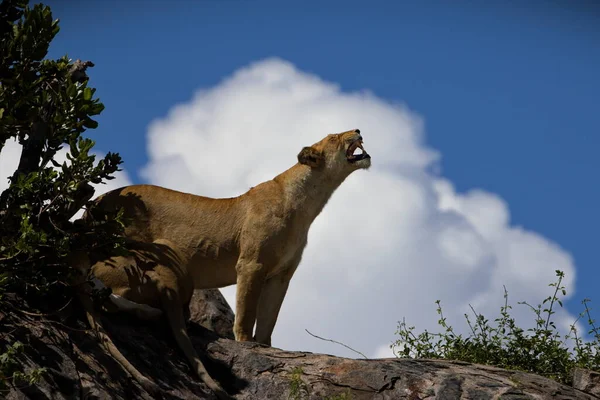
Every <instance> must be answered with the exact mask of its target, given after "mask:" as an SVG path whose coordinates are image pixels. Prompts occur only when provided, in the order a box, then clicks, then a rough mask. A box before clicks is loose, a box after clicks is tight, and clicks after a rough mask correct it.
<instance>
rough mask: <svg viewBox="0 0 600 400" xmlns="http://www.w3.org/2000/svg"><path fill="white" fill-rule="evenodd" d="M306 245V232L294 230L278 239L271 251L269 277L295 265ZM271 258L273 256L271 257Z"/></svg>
mask: <svg viewBox="0 0 600 400" xmlns="http://www.w3.org/2000/svg"><path fill="white" fill-rule="evenodd" d="M305 246H306V232H303V231H302V230H293V229H291V232H290V233H289V234H288V235H285V237H283V238H282V239H281V240H276V241H275V242H274V244H273V246H272V248H271V249H269V250H268V251H269V253H271V255H272V260H271V263H270V264H271V265H270V268H269V272H268V273H267V279H268V278H270V277H272V276H275V275H278V274H280V273H282V272H284V271H286V270H288V269H289V268H293V267H295V266H296V265H295V264H296V263H297V262H298V259H299V257H300V256H301V254H302V251H303V250H304V247H305ZM270 258H271V257H270Z"/></svg>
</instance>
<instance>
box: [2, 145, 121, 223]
mask: <svg viewBox="0 0 600 400" xmlns="http://www.w3.org/2000/svg"><path fill="white" fill-rule="evenodd" d="M21 151H22V146H21V145H20V144H19V143H18V142H17V141H16V140H14V139H10V140H7V141H6V143H5V145H4V148H3V149H2V152H1V153H0V193H2V191H4V189H6V188H7V187H8V185H9V181H8V177H10V176H12V174H13V173H14V172H15V170H16V169H17V167H18V166H19V159H20V158H21ZM68 151H69V146H67V145H65V146H64V147H63V148H62V149H61V150H59V151H58V153H56V155H55V156H54V160H55V161H56V162H58V163H60V164H62V163H63V162H65V161H66V162H67V163H69V160H67V153H68ZM92 154H94V155H96V160H99V159H101V158H103V157H104V154H102V153H99V152H92ZM114 177H115V179H112V180H110V181H106V183H99V184H92V186H93V187H94V189H95V190H96V192H95V193H94V198H96V197H98V196H100V195H101V194H104V193H106V192H108V191H111V190H113V189H117V188H119V187H121V186H125V185H131V179H129V175H128V174H127V172H126V171H125V170H123V169H122V170H121V171H118V172H116V173H115V174H114ZM82 214H83V211H81V210H80V211H79V212H78V213H77V214H75V215H74V218H75V219H76V218H79V217H80V216H81V215H82Z"/></svg>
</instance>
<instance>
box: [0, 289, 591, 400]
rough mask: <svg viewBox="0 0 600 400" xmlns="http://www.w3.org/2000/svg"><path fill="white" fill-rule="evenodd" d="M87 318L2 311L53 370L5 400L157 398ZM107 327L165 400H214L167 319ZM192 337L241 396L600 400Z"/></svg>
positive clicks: (535, 383) (122, 319) (433, 367)
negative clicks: (99, 338)
mask: <svg viewBox="0 0 600 400" xmlns="http://www.w3.org/2000/svg"><path fill="white" fill-rule="evenodd" d="M217 297H218V296H217ZM209 308H210V307H209ZM75 317H77V318H75ZM209 320H210V319H209ZM82 321H83V318H82V313H81V312H79V313H78V314H75V315H74V316H73V317H71V319H70V320H66V321H63V322H58V321H48V320H45V321H40V320H39V319H37V318H35V317H32V316H28V315H25V314H20V312H19V310H18V308H17V307H14V308H13V309H11V310H10V312H7V313H5V314H4V316H3V319H2V322H3V323H2V324H0V349H4V348H5V346H6V344H7V343H13V342H14V341H15V340H20V341H21V342H23V343H24V344H25V345H26V346H25V349H26V350H25V354H24V355H22V356H20V360H21V362H22V363H23V365H24V367H25V370H26V371H27V370H30V369H31V368H35V367H40V366H44V367H46V368H47V371H48V372H47V373H46V374H45V375H44V377H43V378H42V379H41V381H40V382H38V383H37V384H35V385H31V386H27V385H22V386H17V387H10V388H9V392H8V393H3V394H6V396H7V398H8V399H83V398H91V399H106V398H111V399H151V398H152V397H151V396H150V395H149V394H148V393H146V392H145V391H144V390H143V389H142V388H141V387H140V386H139V385H138V384H137V382H135V381H134V380H132V379H131V378H130V377H129V376H128V375H127V374H126V372H125V371H124V370H123V369H122V368H121V367H120V365H119V364H117V363H116V362H115V361H114V360H112V359H111V358H110V356H108V355H107V354H106V352H105V351H104V350H103V348H102V346H101V345H100V344H99V343H98V341H97V340H96V338H95V336H94V335H93V334H92V333H91V332H90V331H89V329H88V327H87V325H86V324H85V323H83V322H82ZM103 321H104V324H105V326H106V328H107V331H108V333H109V335H110V336H111V337H112V338H113V340H114V342H115V344H116V346H117V347H118V348H119V349H120V350H121V351H122V352H123V354H124V355H125V357H127V358H128V359H129V360H130V361H131V362H132V364H134V365H135V366H136V367H137V368H138V369H139V370H140V371H141V372H142V373H143V374H144V375H146V376H147V377H148V378H150V379H152V380H153V381H154V382H156V383H157V384H158V385H159V386H160V387H161V388H162V390H163V398H164V399H214V398H215V397H214V396H213V395H212V393H210V392H209V391H208V389H207V388H206V387H205V386H204V385H203V384H202V383H199V382H198V380H197V379H196V378H195V377H194V375H193V374H192V373H191V371H190V368H189V367H188V365H187V363H186V362H185V359H184V357H183V355H182V354H181V353H180V351H179V349H178V347H177V345H176V344H175V341H174V339H173V338H172V336H171V333H170V331H169V329H168V327H167V325H166V324H165V323H164V322H163V321H161V322H156V323H148V322H143V321H138V320H135V319H132V318H131V317H130V316H128V315H119V314H117V315H110V316H103ZM213 322H214V320H213ZM211 323H212V322H211ZM216 325H218V324H216ZM216 325H215V326H216ZM229 328H230V326H229ZM229 328H228V329H229ZM219 329H221V328H219ZM189 333H190V337H191V338H192V341H193V344H194V346H195V347H196V349H197V350H198V353H199V354H200V356H201V358H202V359H203V362H204V363H205V365H206V368H207V370H208V372H209V373H210V374H211V376H213V377H214V378H215V379H216V380H217V381H219V382H220V383H221V385H222V386H223V387H224V388H225V390H227V391H228V392H229V393H230V394H232V395H233V396H234V398H235V399H238V400H250V399H252V400H254V399H274V400H280V399H294V400H301V399H302V400H304V399H308V400H313V399H314V400H317V399H319V400H322V399H326V398H327V399H334V398H335V399H340V400H341V399H352V400H366V399H379V400H384V399H390V400H392V399H394V400H396V399H406V400H416V399H439V400H455V399H477V400H479V399H481V400H485V399H501V400H517V399H532V400H533V399H539V400H542V399H543V400H546V399H554V400H567V399H568V400H591V399H598V398H599V397H596V396H594V395H592V394H587V393H584V392H582V391H579V390H577V389H574V388H572V387H569V386H565V385H561V384H559V383H557V382H555V381H552V380H549V379H546V378H543V377H540V376H537V375H533V374H528V373H524V372H518V371H509V370H504V369H500V368H495V367H489V366H482V365H474V364H469V363H464V362H453V361H443V360H410V359H380V360H364V359H358V360H355V359H348V358H340V357H334V356H329V355H324V354H312V353H306V352H290V351H285V350H281V349H278V348H271V347H265V346H261V345H258V344H256V343H239V342H235V341H233V340H230V339H225V338H221V337H219V336H217V335H216V334H215V333H214V332H211V331H209V330H207V329H206V328H205V327H203V326H200V325H199V324H197V323H195V322H190V324H189Z"/></svg>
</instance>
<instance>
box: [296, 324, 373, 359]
mask: <svg viewBox="0 0 600 400" xmlns="http://www.w3.org/2000/svg"><path fill="white" fill-rule="evenodd" d="M304 330H305V331H306V332H308V334H309V335H310V336H314V337H316V338H317V339H321V340H325V341H327V342H332V343H336V344H339V345H342V346H344V347H345V348H347V349H349V350H352V351H353V352H355V353H357V354H360V355H361V356H363V357H364V358H366V359H367V360H368V359H369V358H368V357H367V356H365V355H364V354H363V353H361V352H360V351H358V350H354V349H353V348H352V347H350V346H346V345H345V344H344V343H341V342H338V341H337V340H332V339H325V338H322V337H320V336H317V335H314V334H312V333H310V331H309V330H308V329H304Z"/></svg>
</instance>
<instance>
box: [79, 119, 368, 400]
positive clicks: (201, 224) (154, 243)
mask: <svg viewBox="0 0 600 400" xmlns="http://www.w3.org/2000/svg"><path fill="white" fill-rule="evenodd" d="M357 149H360V151H359V150H357ZM355 152H356V153H357V154H355ZM370 165H371V157H370V156H369V155H368V154H367V153H366V151H364V149H363V146H362V136H361V135H360V131H359V130H358V129H355V130H351V131H348V132H343V133H339V134H331V135H328V136H326V137H325V138H324V139H323V140H321V141H319V142H317V143H315V144H313V145H312V146H310V147H304V148H303V149H302V151H300V153H299V154H298V163H297V164H296V165H294V166H293V167H291V168H290V169H288V170H287V171H284V172H283V173H281V174H279V175H277V176H276V177H275V178H273V179H272V180H270V181H267V182H264V183H261V184H260V185H258V186H256V187H254V188H252V189H250V190H249V191H248V192H247V193H244V194H242V195H241V196H238V197H234V198H229V199H213V198H208V197H202V196H195V195H192V194H187V193H181V192H177V191H174V190H169V189H165V188H162V187H158V186H151V185H135V186H128V187H124V188H121V189H117V190H114V191H112V192H109V193H107V194H105V195H103V196H101V197H100V198H98V199H97V200H96V205H95V207H94V209H98V210H100V211H102V212H114V211H115V210H118V209H120V208H123V210H124V214H125V216H126V217H128V218H129V219H130V223H129V224H128V226H127V227H126V229H125V236H126V239H127V240H128V248H129V249H130V251H131V254H130V256H119V257H112V258H110V259H104V260H101V261H98V262H95V263H94V264H93V265H92V267H91V271H92V273H93V275H94V276H95V277H96V278H97V279H98V280H99V281H101V282H102V283H103V284H104V285H106V286H108V287H109V288H111V289H112V294H111V297H110V299H111V302H112V303H113V304H114V305H116V307H117V308H118V309H121V310H125V311H129V312H133V313H135V314H136V315H138V316H139V317H142V318H156V317H158V316H160V315H161V314H162V312H164V313H165V314H166V317H167V319H168V321H169V324H170V326H171V329H172V331H173V334H174V336H175V338H176V341H177V343H178V345H179V346H180V347H181V350H183V352H184V353H185V355H186V357H187V359H188V361H189V362H190V364H191V365H192V367H193V368H194V370H195V372H196V374H197V375H198V376H199V377H200V379H201V380H202V381H204V382H205V383H206V384H207V385H208V386H209V387H210V388H211V389H212V390H214V391H215V392H216V393H217V395H218V396H219V397H220V398H228V395H227V394H226V393H225V391H224V390H223V389H221V387H220V386H219V385H218V384H217V383H216V382H215V381H214V380H213V379H212V378H211V377H210V376H209V375H208V373H207V372H206V370H205V368H204V366H203V365H202V363H201V361H200V359H199V358H198V355H197V354H196V351H195V350H194V347H193V346H192V343H191V341H190V339H189V337H188V335H187V331H186V326H185V319H184V307H187V306H188V304H189V302H190V299H191V297H192V293H193V290H194V289H206V288H220V287H224V286H228V285H233V284H237V296H236V313H235V324H234V334H235V339H236V340H238V341H256V342H259V343H262V344H265V345H271V334H272V332H273V328H274V327H275V322H276V320H277V316H278V314H279V309H280V307H281V303H282V302H283V298H284V296H285V293H286V291H287V289H288V285H289V283H290V279H291V278H292V275H293V274H294V271H295V270H296V267H297V266H298V264H299V263H300V259H301V257H302V252H303V250H304V247H305V246H306V240H307V235H308V230H309V227H310V225H311V223H312V222H313V220H314V219H315V218H316V217H317V215H319V213H320V212H321V210H322V209H323V207H324V206H325V204H326V203H327V201H328V199H329V197H330V196H331V195H332V193H333V192H334V191H335V189H336V188H337V187H338V186H339V185H340V184H341V183H342V182H343V181H344V179H346V177H347V176H348V175H350V174H351V173H352V172H354V171H356V170H358V169H366V168H369V167H370ZM93 215H94V212H88V213H86V215H85V216H84V219H86V220H88V221H89V220H91V219H93ZM81 299H82V301H83V303H84V306H85V309H86V311H87V313H88V320H89V322H90V324H91V325H92V327H94V328H96V329H97V331H98V332H99V334H100V335H102V340H103V342H104V343H105V344H106V346H107V347H108V350H109V351H110V353H111V354H112V355H113V357H115V359H117V360H118V361H119V362H120V363H121V364H122V365H123V366H124V367H125V369H127V371H129V372H130V373H131V374H132V375H133V376H134V378H135V379H136V380H138V382H140V383H141V384H142V385H143V386H144V387H146V388H147V389H149V390H152V391H155V390H157V389H158V388H157V387H156V384H154V383H153V382H151V381H150V380H149V379H147V378H146V377H144V376H143V375H142V374H141V373H140V372H139V371H137V370H136V369H135V367H133V366H132V365H131V364H130V363H129V362H128V361H127V360H126V359H125V358H124V357H123V355H122V354H121V353H120V352H119V351H118V350H117V349H116V347H115V346H114V345H113V344H112V341H111V340H110V339H109V338H108V336H106V334H105V333H104V332H103V330H102V327H101V326H100V325H99V323H98V319H97V317H96V315H95V314H94V311H93V309H92V304H91V301H90V299H89V296H87V295H85V294H84V295H82V296H81ZM161 310H162V311H161ZM255 324H256V331H255V332H253V331H254V325H255ZM253 333H254V334H253Z"/></svg>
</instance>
